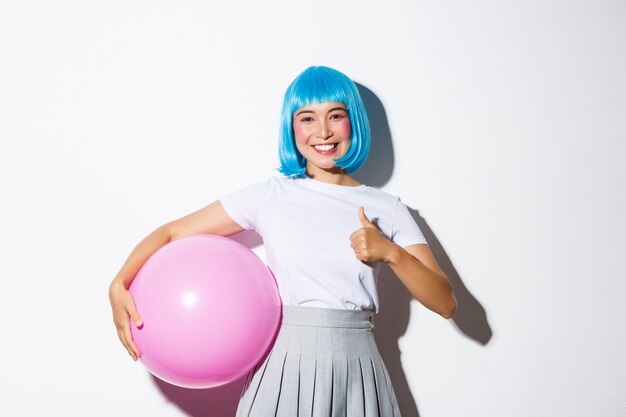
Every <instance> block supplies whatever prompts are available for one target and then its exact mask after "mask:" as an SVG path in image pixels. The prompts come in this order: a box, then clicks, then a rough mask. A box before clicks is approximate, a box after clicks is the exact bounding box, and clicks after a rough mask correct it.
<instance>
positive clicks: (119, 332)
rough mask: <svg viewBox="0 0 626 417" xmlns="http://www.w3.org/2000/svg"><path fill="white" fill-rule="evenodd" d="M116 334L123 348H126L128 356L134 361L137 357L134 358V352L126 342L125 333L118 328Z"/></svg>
mask: <svg viewBox="0 0 626 417" xmlns="http://www.w3.org/2000/svg"><path fill="white" fill-rule="evenodd" d="M117 336H118V337H119V338H120V341H121V342H122V345H124V349H126V351H127V352H128V354H129V355H130V357H131V358H133V360H134V361H136V360H137V358H136V356H135V354H134V353H133V350H132V348H131V347H130V345H129V344H128V341H127V340H126V335H125V334H124V331H123V330H122V329H118V330H117Z"/></svg>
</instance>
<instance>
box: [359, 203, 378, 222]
mask: <svg viewBox="0 0 626 417" xmlns="http://www.w3.org/2000/svg"><path fill="white" fill-rule="evenodd" d="M359 220H361V224H362V225H363V226H364V227H365V226H374V223H372V222H371V221H370V219H368V218H367V216H366V215H365V209H364V208H363V207H359Z"/></svg>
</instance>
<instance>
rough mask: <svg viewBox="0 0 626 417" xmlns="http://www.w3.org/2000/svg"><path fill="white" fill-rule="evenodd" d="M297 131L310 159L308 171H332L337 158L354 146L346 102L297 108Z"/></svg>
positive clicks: (302, 150)
mask: <svg viewBox="0 0 626 417" xmlns="http://www.w3.org/2000/svg"><path fill="white" fill-rule="evenodd" d="M293 133H294V136H295V139H296V147H297V148H298V151H300V153H301V154H302V156H303V157H304V158H305V159H306V160H307V170H310V169H314V168H315V167H317V168H321V169H324V170H332V169H333V168H335V167H336V164H335V161H333V159H337V158H341V157H342V156H344V155H345V154H346V153H347V152H348V149H350V137H351V135H352V131H351V129H350V116H349V115H348V110H347V108H346V105H345V104H343V103H335V102H325V103H313V104H310V105H308V106H304V107H302V108H299V109H298V110H296V111H295V113H294V115H293ZM337 168H338V167H337Z"/></svg>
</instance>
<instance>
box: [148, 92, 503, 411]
mask: <svg viewBox="0 0 626 417" xmlns="http://www.w3.org/2000/svg"><path fill="white" fill-rule="evenodd" d="M357 87H358V89H359V92H360V94H361V97H362V98H363V101H364V102H365V106H366V108H367V111H368V116H369V118H370V125H371V130H372V138H373V140H372V148H371V151H370V157H369V158H368V160H367V162H366V163H365V164H364V165H363V167H362V168H361V169H360V170H359V171H358V173H357V174H356V175H355V178H356V179H357V180H359V181H360V182H362V183H365V184H368V185H370V186H372V187H377V188H380V187H382V186H384V185H385V184H386V183H387V182H388V181H389V179H390V178H391V175H392V173H393V167H394V154H393V144H392V140H391V132H390V129H389V124H388V122H387V116H386V113H385V109H384V107H383V105H382V103H381V102H380V100H379V99H378V97H376V95H375V94H374V93H373V92H372V91H370V90H369V89H368V88H366V87H364V86H362V85H360V84H357ZM410 211H411V215H412V216H413V218H414V219H415V221H416V222H417V224H418V225H419V227H420V229H421V230H422V232H423V234H424V236H425V237H426V240H427V241H428V245H429V246H430V249H431V251H432V252H433V254H434V256H435V259H437V263H438V264H439V265H440V266H441V268H442V269H443V271H444V272H445V273H446V274H447V275H448V277H449V278H450V280H451V281H452V285H453V286H454V292H455V295H456V298H457V301H458V308H457V311H456V313H455V315H454V317H453V318H452V321H453V322H454V324H455V325H456V328H457V329H458V330H460V332H461V333H462V334H463V335H465V336H466V337H468V338H469V339H472V340H474V341H475V342H477V343H479V344H481V345H486V344H487V343H488V342H489V340H490V339H491V337H492V331H491V327H490V326H489V323H488V322H487V317H486V314H485V310H484V308H483V307H482V306H481V304H480V303H479V302H478V301H477V300H476V298H474V296H473V295H472V294H471V293H470V292H469V291H468V289H467V288H466V287H465V285H463V281H462V280H461V277H460V276H459V274H458V273H457V271H456V268H455V267H454V265H453V264H452V262H451V261H450V258H449V257H448V255H447V254H446V252H445V250H444V248H443V246H442V245H441V243H440V242H439V240H438V239H437V237H436V236H435V235H434V233H433V232H432V230H431V228H430V227H429V226H428V223H427V222H426V220H425V219H423V218H422V217H421V216H420V215H419V214H418V212H417V211H416V210H413V209H410ZM231 238H233V239H235V240H237V241H238V242H240V243H242V244H244V245H246V246H247V247H248V248H250V249H252V248H254V247H256V246H259V245H261V244H262V243H263V240H262V239H261V237H260V236H259V235H258V234H256V233H254V232H250V231H246V232H242V233H238V234H237V235H234V236H231ZM378 291H379V297H380V306H381V309H380V310H381V311H380V314H377V315H376V318H375V326H376V329H375V339H376V344H377V346H378V349H379V351H380V354H381V356H382V358H383V361H384V362H385V365H386V367H387V370H388V371H389V376H390V378H391V381H392V385H393V388H394V391H395V393H396V397H397V399H398V404H399V406H400V411H401V413H402V416H403V417H419V411H418V407H417V404H416V402H415V399H414V398H413V394H412V393H411V389H410V387H409V384H408V381H407V379H406V374H405V373H404V370H403V368H402V360H401V352H400V347H399V345H398V341H399V339H400V338H401V337H402V336H403V335H404V334H405V333H406V330H407V328H408V325H409V321H410V314H411V308H410V303H411V300H412V296H411V295H410V294H409V292H408V291H407V290H406V288H404V286H403V285H402V283H401V282H400V280H399V279H397V278H396V276H395V275H394V273H393V271H391V269H390V268H389V267H387V266H386V265H383V267H382V268H381V270H380V275H379V279H378ZM433 314H434V313H433ZM442 320H443V319H442ZM442 323H443V321H442ZM153 379H154V382H155V384H156V386H157V387H158V388H159V390H160V391H161V392H162V393H163V395H164V396H165V397H166V398H167V399H168V400H169V401H170V402H172V403H174V404H176V405H177V406H178V407H179V408H180V409H181V410H183V411H184V412H185V413H187V415H189V416H192V417H227V416H234V415H235V411H236V409H237V404H238V402H239V398H240V396H241V391H242V389H243V383H244V379H245V378H242V379H240V380H237V381H235V382H233V383H231V384H228V385H225V386H222V387H217V388H211V389H205V390H192V389H186V388H179V387H176V386H173V385H170V384H168V383H166V382H163V381H161V380H159V379H158V378H154V377H153Z"/></svg>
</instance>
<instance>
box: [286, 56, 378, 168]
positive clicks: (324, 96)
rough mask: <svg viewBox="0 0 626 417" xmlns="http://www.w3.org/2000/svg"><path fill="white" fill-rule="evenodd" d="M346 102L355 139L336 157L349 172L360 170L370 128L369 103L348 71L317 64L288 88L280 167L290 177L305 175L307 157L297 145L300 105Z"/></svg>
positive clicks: (340, 164)
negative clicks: (295, 128) (295, 123)
mask: <svg viewBox="0 0 626 417" xmlns="http://www.w3.org/2000/svg"><path fill="white" fill-rule="evenodd" d="M326 102H338V103H343V104H344V105H345V106H346V108H347V110H348V115H349V117H350V127H351V129H352V138H351V143H350V149H349V150H348V152H347V153H346V155H344V156H343V157H342V158H338V159H335V162H336V164H337V166H339V167H341V168H343V169H345V170H346V171H347V172H348V173H352V172H355V171H357V170H358V169H359V168H361V166H362V165H363V163H364V162H365V160H366V159H367V154H368V153H369V149H370V141H371V140H370V128H369V122H368V120H367V113H366V111H365V106H364V105H363V101H362V100H361V96H360V95H359V91H358V90H357V88H356V85H355V84H354V82H352V80H351V79H350V78H348V77H347V76H346V75H345V74H343V73H341V72H339V71H337V70H335V69H332V68H329V67H321V66H314V67H309V68H307V69H306V70H304V71H303V72H302V73H301V74H300V75H298V77H296V79H295V80H294V81H293V82H292V83H291V84H290V85H289V87H287V91H286V92H285V97H284V100H283V110H282V115H281V132H280V138H279V147H278V156H279V160H280V168H278V170H279V171H280V172H281V173H282V174H284V175H286V176H302V175H304V174H305V167H306V159H305V158H304V157H303V156H302V155H301V154H300V152H299V151H298V149H297V148H296V145H295V138H294V134H293V114H294V113H295V112H296V110H298V109H299V108H302V107H304V106H308V105H309V104H312V103H326Z"/></svg>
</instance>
